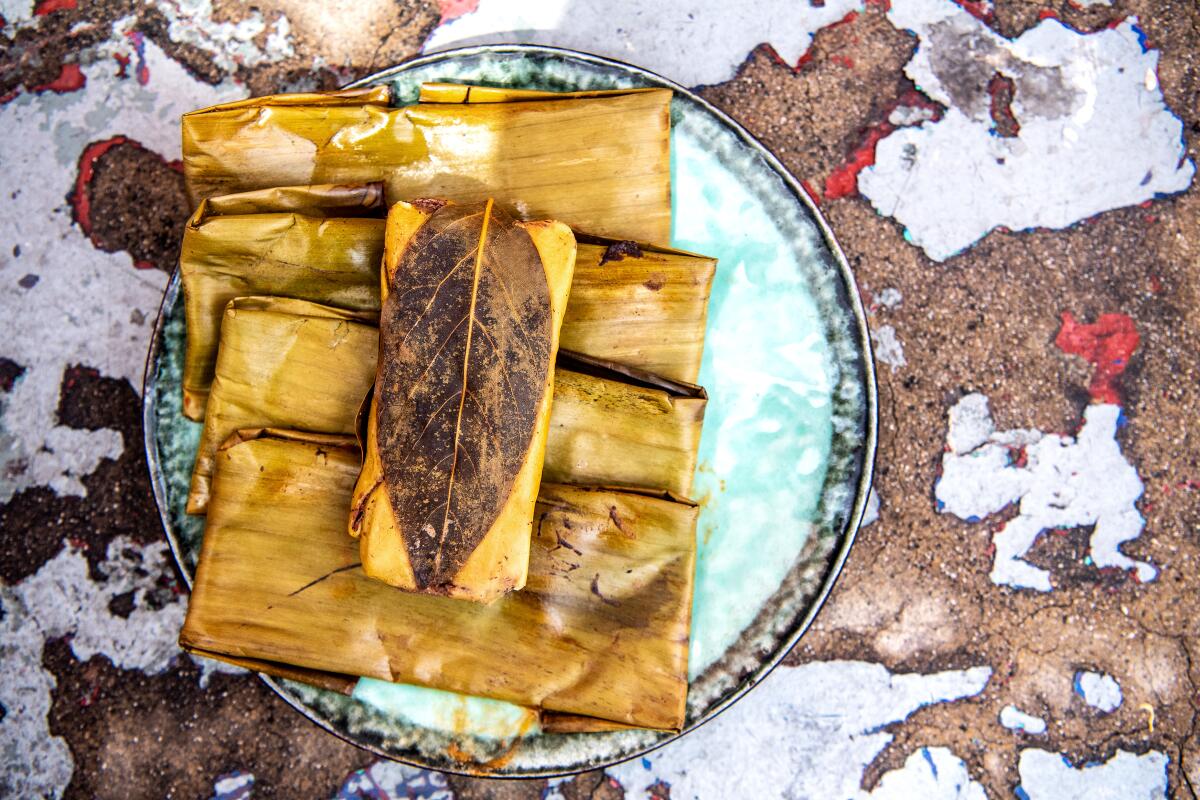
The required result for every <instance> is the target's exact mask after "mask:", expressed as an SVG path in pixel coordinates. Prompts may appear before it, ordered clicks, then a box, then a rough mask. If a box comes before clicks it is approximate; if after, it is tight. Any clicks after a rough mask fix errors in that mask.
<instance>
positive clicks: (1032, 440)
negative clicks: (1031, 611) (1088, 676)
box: [934, 394, 1158, 592]
mask: <svg viewBox="0 0 1200 800" xmlns="http://www.w3.org/2000/svg"><path fill="white" fill-rule="evenodd" d="M1120 417H1121V408H1120V406H1116V405H1111V404H1102V405H1093V406H1089V407H1088V408H1087V409H1086V411H1085V412H1084V421H1083V427H1082V428H1081V429H1080V431H1079V433H1078V434H1077V435H1076V436H1075V437H1071V436H1067V435H1062V434H1044V433H1042V432H1041V431H1037V430H1013V431H996V430H995V425H994V424H993V422H992V418H991V414H990V412H989V411H988V402H987V398H986V397H985V396H984V395H981V394H970V395H967V396H966V397H963V398H962V399H961V400H959V402H958V403H956V404H955V405H954V406H953V407H952V408H951V409H950V429H949V433H948V434H947V439H946V441H947V445H948V448H949V449H948V452H946V453H944V454H943V455H942V477H941V478H940V479H939V480H938V481H937V484H936V486H935V488H934V494H935V496H936V499H937V504H938V510H939V511H941V512H943V513H947V514H954V515H955V516H957V517H959V518H961V519H964V520H966V521H968V522H979V521H980V520H982V519H983V518H984V517H987V516H989V515H991V514H995V513H996V512H998V511H1000V510H1001V509H1003V508H1005V507H1006V506H1008V505H1011V504H1013V503H1019V512H1018V514H1017V516H1016V517H1015V518H1013V519H1012V520H1010V521H1009V522H1007V523H1006V524H1004V525H1003V526H1002V527H1001V528H1000V529H999V530H998V531H996V533H995V534H994V536H993V539H992V541H993V543H994V545H995V548H996V553H995V561H994V563H993V566H992V572H991V579H992V581H993V582H995V583H998V584H1001V585H1004V586H1012V587H1014V588H1023V589H1037V590H1038V591H1043V592H1048V591H1050V589H1051V585H1050V574H1049V572H1048V571H1047V570H1044V569H1041V568H1038V567H1035V566H1034V565H1032V564H1030V563H1029V562H1027V561H1025V560H1023V557H1024V555H1025V554H1026V553H1027V552H1028V551H1029V549H1030V548H1031V547H1033V544H1034V542H1035V541H1036V540H1037V538H1038V536H1040V535H1041V534H1042V532H1043V531H1047V530H1051V529H1056V528H1074V527H1079V526H1084V525H1093V526H1095V527H1094V529H1093V531H1092V533H1091V547H1090V557H1091V559H1092V562H1093V563H1094V564H1095V565H1096V566H1097V567H1117V568H1119V569H1130V570H1134V572H1135V574H1136V576H1137V578H1138V580H1140V581H1143V582H1146V581H1152V580H1154V578H1155V577H1156V576H1157V574H1158V572H1157V570H1156V569H1155V568H1154V567H1153V566H1151V565H1150V564H1147V563H1145V562H1142V561H1135V560H1133V559H1132V558H1130V557H1128V556H1126V555H1125V554H1124V553H1122V552H1121V551H1120V546H1121V545H1122V544H1124V543H1126V542H1129V541H1132V540H1133V539H1136V538H1137V537H1138V536H1139V535H1141V532H1142V527H1143V525H1144V520H1143V519H1142V515H1141V514H1140V513H1139V512H1138V510H1137V506H1136V505H1135V504H1136V502H1137V500H1138V498H1139V497H1141V496H1142V489H1143V487H1142V481H1141V479H1140V478H1139V477H1138V474H1137V470H1135V469H1134V468H1133V466H1132V465H1131V464H1130V463H1129V462H1128V461H1127V460H1126V459H1125V456H1124V455H1123V454H1122V453H1121V446H1120V444H1119V443H1118V442H1117V440H1116V432H1117V427H1118V424H1119V420H1120Z"/></svg>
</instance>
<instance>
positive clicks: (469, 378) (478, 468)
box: [349, 200, 575, 603]
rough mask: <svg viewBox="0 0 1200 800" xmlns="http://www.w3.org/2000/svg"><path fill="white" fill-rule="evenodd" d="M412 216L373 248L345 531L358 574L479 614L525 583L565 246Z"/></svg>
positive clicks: (470, 210)
mask: <svg viewBox="0 0 1200 800" xmlns="http://www.w3.org/2000/svg"><path fill="white" fill-rule="evenodd" d="M426 211H428V212H429V216H428V219H427V221H425V222H424V223H423V224H421V225H420V226H419V227H417V228H416V230H415V232H414V233H412V235H411V236H410V237H409V238H408V239H407V240H406V241H404V242H403V244H402V247H400V249H397V245H398V244H400V243H399V242H398V239H397V236H396V235H395V234H392V235H389V237H388V245H387V248H388V249H387V252H386V256H385V259H386V260H387V261H388V263H389V264H391V263H394V264H395V266H394V268H391V269H387V270H385V271H384V274H385V276H386V282H385V284H384V286H383V310H382V312H381V315H380V332H379V361H378V365H377V373H376V378H375V391H374V396H373V400H372V403H371V408H370V412H369V422H368V425H367V438H366V445H365V448H364V465H363V472H362V475H361V477H360V478H359V482H358V486H357V487H356V489H355V497H354V505H353V508H352V509H351V512H350V522H349V530H350V534H351V535H352V536H357V537H361V548H362V554H363V569H364V570H365V571H366V573H367V574H368V575H370V576H372V577H374V578H378V579H379V580H381V581H385V582H387V583H389V584H391V585H393V586H397V587H399V588H401V589H405V590H407V591H415V592H428V593H431V594H444V595H447V596H450V597H456V598H460V599H465V600H473V601H476V602H481V603H487V602H491V601H492V600H494V599H495V598H496V597H498V596H500V595H502V594H504V593H505V592H507V591H511V590H513V589H520V588H521V587H522V586H524V585H525V578H526V574H527V569H528V562H529V537H530V530H531V524H532V519H533V505H534V501H535V499H536V496H537V487H538V483H539V482H540V479H541V471H542V462H543V460H544V453H545V446H546V433H547V430H548V428H549V424H550V404H551V401H552V400H553V375H554V372H553V366H554V357H555V354H556V353H557V351H558V335H559V328H560V326H561V325H562V318H563V314H564V313H565V310H566V305H567V293H568V292H569V291H570V288H571V273H572V271H573V270H574V266H575V237H574V236H573V235H572V233H571V230H570V228H568V227H567V226H566V225H563V224H561V223H556V222H515V221H514V220H513V219H512V218H511V217H509V216H508V215H507V214H505V213H503V212H502V211H501V210H499V209H497V208H495V206H494V204H493V202H492V201H491V200H488V201H487V202H486V203H484V204H482V205H465V206H460V205H456V204H453V203H449V204H444V205H440V206H437V207H434V206H429V207H428V208H427V209H424V210H422V213H425V212H426ZM411 212H412V207H405V206H396V207H395V211H394V214H389V220H388V227H389V230H393V229H399V230H401V231H410V230H412V225H411V224H409V218H410V217H411V216H412V213H411ZM398 218H401V219H402V220H403V221H398ZM393 260H394V262H393Z"/></svg>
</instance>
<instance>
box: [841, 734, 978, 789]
mask: <svg viewBox="0 0 1200 800" xmlns="http://www.w3.org/2000/svg"><path fill="white" fill-rule="evenodd" d="M856 798H858V800H868V798H869V800H914V799H915V798H920V799H921V800H987V794H986V793H985V792H984V791H983V786H982V785H980V784H979V783H977V782H976V781H973V780H971V773H969V772H968V771H967V765H966V764H964V763H963V761H962V759H960V758H959V757H958V756H956V755H954V753H952V752H950V751H949V750H947V749H946V748H945V747H922V748H921V749H920V750H917V751H916V752H915V753H913V754H912V755H910V756H909V757H908V758H907V759H906V760H905V761H904V766H903V767H901V768H900V769H894V770H892V771H891V772H885V773H884V774H883V777H882V778H880V779H879V784H878V785H877V786H876V787H875V789H874V791H872V792H870V793H868V794H863V793H861V792H860V793H859V794H858V795H856Z"/></svg>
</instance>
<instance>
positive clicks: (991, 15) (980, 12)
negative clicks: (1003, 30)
mask: <svg viewBox="0 0 1200 800" xmlns="http://www.w3.org/2000/svg"><path fill="white" fill-rule="evenodd" d="M954 2H955V3H956V4H957V5H958V6H959V7H960V8H961V9H962V10H963V11H965V12H967V13H968V14H970V15H971V16H972V17H974V18H975V19H977V20H979V21H980V22H983V23H987V24H991V23H992V22H993V21H995V19H996V12H995V9H993V8H992V3H991V2H990V0H954Z"/></svg>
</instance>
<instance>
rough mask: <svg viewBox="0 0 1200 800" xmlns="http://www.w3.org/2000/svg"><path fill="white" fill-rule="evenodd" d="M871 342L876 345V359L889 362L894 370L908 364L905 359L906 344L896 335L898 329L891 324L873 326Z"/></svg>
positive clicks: (884, 362)
mask: <svg viewBox="0 0 1200 800" xmlns="http://www.w3.org/2000/svg"><path fill="white" fill-rule="evenodd" d="M871 343H872V344H873V345H874V346H875V360H876V361H878V362H880V363H882V364H887V365H888V366H889V367H891V368H892V372H895V371H896V370H898V369H900V367H904V366H907V365H908V362H907V361H905V360H904V345H903V344H901V342H900V340H899V339H898V338H897V337H896V329H895V328H894V327H892V326H891V325H880V326H879V327H877V328H872V329H871Z"/></svg>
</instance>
